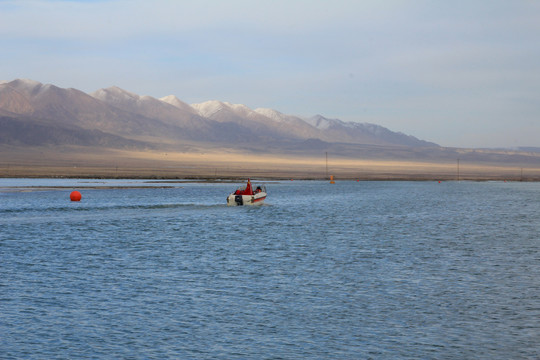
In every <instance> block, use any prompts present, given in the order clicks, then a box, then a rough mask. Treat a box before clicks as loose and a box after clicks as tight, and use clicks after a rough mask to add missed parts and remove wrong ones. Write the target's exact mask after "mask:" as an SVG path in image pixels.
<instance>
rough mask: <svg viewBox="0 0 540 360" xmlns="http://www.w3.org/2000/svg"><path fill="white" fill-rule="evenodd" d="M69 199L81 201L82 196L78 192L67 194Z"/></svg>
mask: <svg viewBox="0 0 540 360" xmlns="http://www.w3.org/2000/svg"><path fill="white" fill-rule="evenodd" d="M69 198H70V199H71V201H81V198H82V195H81V193H80V192H78V191H72V192H71V194H69Z"/></svg>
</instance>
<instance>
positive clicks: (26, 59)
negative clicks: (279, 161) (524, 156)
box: [0, 0, 540, 148]
mask: <svg viewBox="0 0 540 360" xmlns="http://www.w3.org/2000/svg"><path fill="white" fill-rule="evenodd" d="M539 19H540V1H537V0H505V1H502V0H473V1H471V0H465V1H463V0H456V1H434V0H431V1H421V0H408V1H405V0H403V1H397V0H385V1H380V0H373V1H371V0H365V1H360V0H351V1H349V0H332V1H330V0H325V1H322V0H264V1H259V0H246V1H244V0H227V1H218V0H197V1H187V0H186V1H173V0H170V1H166V0H152V1H148V0H94V1H90V0H78V1H77V0H0V80H13V79H16V78H25V79H33V80H37V81H40V82H42V83H51V84H55V85H57V86H60V87H64V88H76V89H79V90H82V91H85V92H88V93H90V92H93V91H95V90H98V89H100V88H106V87H109V86H113V85H114V86H119V87H121V88H123V89H125V90H128V91H132V92H135V93H137V94H139V95H150V96H153V97H156V98H160V97H163V96H166V95H171V94H172V95H175V96H177V97H178V98H179V99H181V100H182V101H184V102H187V103H190V104H191V103H199V102H203V101H207V100H221V101H227V102H231V103H236V104H245V105H247V106H248V107H250V108H252V109H255V108H259V107H263V108H272V109H275V110H278V111H280V112H282V113H285V114H290V115H298V116H303V117H309V116H313V115H316V114H320V115H323V116H325V117H327V118H337V119H341V120H343V121H354V122H360V123H364V122H367V123H374V124H377V125H381V126H384V127H387V128H389V129H390V130H392V131H399V132H403V133H405V134H408V135H413V136H415V137H418V138H420V139H423V140H427V141H432V142H435V143H438V144H439V145H442V146H450V147H472V148H482V147H516V146H537V147H540V21H539Z"/></svg>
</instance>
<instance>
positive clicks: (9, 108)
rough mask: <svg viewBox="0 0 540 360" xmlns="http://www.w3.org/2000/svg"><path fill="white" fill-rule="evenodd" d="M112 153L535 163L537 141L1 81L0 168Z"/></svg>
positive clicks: (114, 90)
mask: <svg viewBox="0 0 540 360" xmlns="http://www.w3.org/2000/svg"><path fill="white" fill-rule="evenodd" d="M118 151H124V152H126V151H127V152H129V153H131V154H135V153H137V154H139V155H136V156H137V157H140V156H145V155H142V154H147V155H149V154H151V153H152V154H156V153H160V152H162V153H174V154H186V153H192V154H194V153H198V154H203V153H205V152H212V153H219V154H224V153H231V154H232V153H236V154H252V155H256V156H259V155H268V156H274V157H277V158H281V159H283V158H287V157H291V156H294V157H297V158H309V157H311V158H319V159H320V158H321V157H324V153H325V152H326V153H327V154H331V156H332V157H334V158H336V157H341V158H348V159H362V160H375V161H379V160H383V161H394V162H396V161H397V162H400V163H405V162H423V163H446V164H453V163H455V162H456V159H461V160H462V162H468V163H476V164H488V163H489V164H492V165H496V166H499V165H501V164H504V166H516V164H517V165H518V166H527V167H535V168H536V167H538V166H540V165H539V164H540V149H537V148H516V149H459V148H447V147H441V146H439V145H437V144H435V143H432V142H429V141H425V140H420V139H417V138H416V137H414V136H410V135H405V134H403V133H400V132H394V131H391V130H389V129H387V128H385V127H382V126H379V125H375V124H368V123H356V122H345V121H341V120H339V119H331V118H327V117H324V116H321V115H315V116H312V117H301V116H295V115H287V114H283V113H281V112H279V111H277V110H274V109H265V108H257V109H250V108H249V107H247V106H245V105H241V104H231V103H228V102H223V101H217V100H211V101H206V102H203V103H198V104H187V103H185V102H183V101H182V100H180V99H178V98H177V97H176V96H174V95H169V96H166V97H163V98H160V99H157V98H153V97H151V96H140V95H138V94H135V93H133V92H130V91H127V90H124V89H121V88H118V87H116V86H113V87H109V88H104V89H100V90H97V91H95V92H93V93H90V94H87V93H85V92H83V91H80V90H77V89H73V88H68V89H65V88H60V87H58V86H55V85H52V84H42V83H40V82H37V81H34V80H25V79H16V80H13V81H0V155H2V156H1V158H0V160H2V161H0V167H2V166H4V167H6V169H7V168H9V166H10V164H14V165H15V164H18V163H20V161H26V162H27V163H32V164H35V163H36V162H37V163H42V162H43V161H45V160H47V161H49V160H51V159H52V160H54V161H55V163H58V161H57V160H58V159H59V155H58V154H65V153H68V154H69V153H71V154H72V155H73V156H74V155H75V152H77V153H78V154H81V153H82V154H85V156H94V157H95V158H98V159H104V160H106V159H107V158H108V157H112V156H115V155H114V153H118ZM26 154H28V156H26ZM25 156H26V157H25ZM134 156H135V155H134ZM16 158H17V159H19V160H20V161H19V160H16ZM55 159H56V160H55ZM1 164H4V165H1ZM177 165H178V164H174V165H172V166H177Z"/></svg>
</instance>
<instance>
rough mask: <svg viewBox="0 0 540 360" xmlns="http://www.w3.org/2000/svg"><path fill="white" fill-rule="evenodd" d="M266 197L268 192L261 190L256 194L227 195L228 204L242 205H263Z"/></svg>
mask: <svg viewBox="0 0 540 360" xmlns="http://www.w3.org/2000/svg"><path fill="white" fill-rule="evenodd" d="M265 199H266V193H265V192H260V193H257V194H254V195H236V194H234V193H233V194H230V195H229V196H228V197H227V205H228V206H242V205H262V204H263V203H264V200H265Z"/></svg>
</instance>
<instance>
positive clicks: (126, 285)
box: [0, 179, 540, 359]
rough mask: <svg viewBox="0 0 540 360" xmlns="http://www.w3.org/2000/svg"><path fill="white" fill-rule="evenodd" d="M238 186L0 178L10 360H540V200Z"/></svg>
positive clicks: (539, 192) (399, 188) (440, 190)
mask: <svg viewBox="0 0 540 360" xmlns="http://www.w3.org/2000/svg"><path fill="white" fill-rule="evenodd" d="M254 183H257V182H256V181H254ZM238 185H239V184H231V183H229V184H226V183H221V184H220V183H215V184H206V183H187V182H167V183H163V182H148V181H128V180H95V181H93V180H45V179H33V180H23V179H0V358H2V359H97V358H99V359H120V358H123V359H164V358H178V359H293V358H294V359H297V358H302V359H370V358H371V359H400V358H402V359H420V358H421V359H456V358H459V359H465V358H467V359H533V358H538V357H540V320H539V319H540V236H539V234H540V184H538V183H504V182H483V183H473V182H443V183H437V182H337V183H336V184H335V185H331V184H328V183H327V182H316V181H284V182H267V183H266V187H267V190H268V193H269V195H268V198H267V201H266V204H265V205H263V206H260V207H227V206H226V205H225V198H226V196H227V194H228V193H229V192H230V191H232V190H233V189H235V188H236V186H238ZM36 186H41V187H37V188H36ZM72 190H79V191H81V193H82V197H83V198H82V201H81V202H71V201H69V193H70V192H71V191H72Z"/></svg>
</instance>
